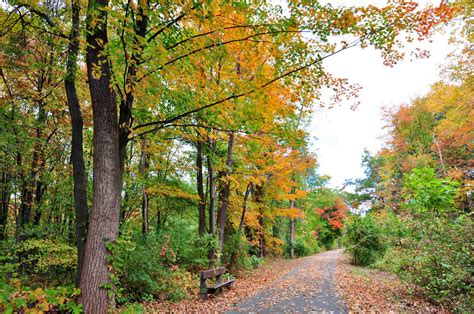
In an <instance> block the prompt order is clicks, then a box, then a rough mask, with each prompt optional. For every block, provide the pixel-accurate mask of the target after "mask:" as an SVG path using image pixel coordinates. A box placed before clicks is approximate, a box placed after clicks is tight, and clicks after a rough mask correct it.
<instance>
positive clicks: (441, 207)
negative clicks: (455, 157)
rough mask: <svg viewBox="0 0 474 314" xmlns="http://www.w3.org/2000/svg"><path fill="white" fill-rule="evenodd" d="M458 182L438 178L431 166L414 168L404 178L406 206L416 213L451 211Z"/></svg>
mask: <svg viewBox="0 0 474 314" xmlns="http://www.w3.org/2000/svg"><path fill="white" fill-rule="evenodd" d="M458 187H459V183H458V182H456V181H452V180H450V179H438V178H436V176H435V171H434V169H432V168H428V167H425V168H421V169H420V168H415V169H413V170H412V172H411V173H410V174H406V175H405V179H404V189H405V194H404V198H405V200H406V206H407V207H408V208H410V209H411V210H413V211H414V212H418V213H438V214H440V213H445V212H450V211H453V210H454V208H453V206H454V198H455V196H456V193H457V191H458Z"/></svg>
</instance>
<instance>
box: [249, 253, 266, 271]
mask: <svg viewBox="0 0 474 314" xmlns="http://www.w3.org/2000/svg"><path fill="white" fill-rule="evenodd" d="M249 260H250V265H251V267H252V268H254V269H256V268H259V267H260V266H262V265H263V263H264V262H265V260H264V259H263V258H260V257H258V256H255V255H251V256H250V257H249Z"/></svg>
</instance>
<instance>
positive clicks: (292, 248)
mask: <svg viewBox="0 0 474 314" xmlns="http://www.w3.org/2000/svg"><path fill="white" fill-rule="evenodd" d="M290 258H295V219H293V218H290Z"/></svg>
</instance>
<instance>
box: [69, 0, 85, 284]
mask: <svg viewBox="0 0 474 314" xmlns="http://www.w3.org/2000/svg"><path fill="white" fill-rule="evenodd" d="M71 13H72V23H71V31H70V34H69V46H68V51H67V63H66V67H67V68H66V70H67V73H66V78H65V80H64V88H65V90H66V97H67V104H68V108H69V116H70V118H71V163H72V174H73V181H74V211H75V216H76V232H75V233H76V237H75V238H76V246H77V277H76V286H79V283H80V280H81V273H82V266H83V263H84V252H85V241H86V233H87V219H88V215H89V212H88V208H87V174H86V166H85V162H84V139H83V133H82V129H83V119H82V112H81V106H80V104H79V98H78V96H77V90H76V72H77V57H78V55H79V32H80V26H79V14H80V2H79V0H73V1H72V2H71Z"/></svg>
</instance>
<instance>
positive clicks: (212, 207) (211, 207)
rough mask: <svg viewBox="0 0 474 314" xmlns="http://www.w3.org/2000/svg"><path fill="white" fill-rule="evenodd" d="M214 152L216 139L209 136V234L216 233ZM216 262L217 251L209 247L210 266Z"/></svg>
mask: <svg viewBox="0 0 474 314" xmlns="http://www.w3.org/2000/svg"><path fill="white" fill-rule="evenodd" d="M213 154H214V141H213V140H212V139H211V138H209V150H208V154H207V172H208V182H209V234H210V235H212V236H214V235H215V234H216V218H215V199H216V185H215V181H214V165H213V164H212V156H213ZM215 263H216V252H214V250H213V249H212V248H209V268H214V266H215Z"/></svg>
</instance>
